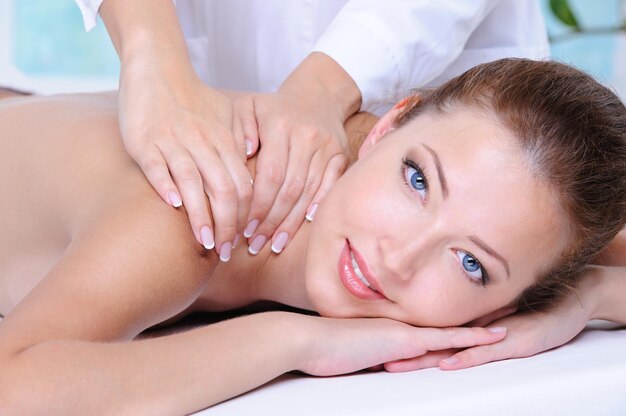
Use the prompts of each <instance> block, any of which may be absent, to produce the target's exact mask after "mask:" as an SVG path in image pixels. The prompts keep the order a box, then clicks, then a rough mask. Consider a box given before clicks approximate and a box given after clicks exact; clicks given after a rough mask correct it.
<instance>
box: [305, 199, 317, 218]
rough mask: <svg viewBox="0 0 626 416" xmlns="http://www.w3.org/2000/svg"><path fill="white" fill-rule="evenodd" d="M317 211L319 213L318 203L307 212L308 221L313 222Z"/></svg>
mask: <svg viewBox="0 0 626 416" xmlns="http://www.w3.org/2000/svg"><path fill="white" fill-rule="evenodd" d="M315 211H317V203H315V204H313V205H311V207H310V208H309V210H308V211H307V212H306V216H305V217H304V218H306V219H307V220H308V221H313V217H314V216H315Z"/></svg>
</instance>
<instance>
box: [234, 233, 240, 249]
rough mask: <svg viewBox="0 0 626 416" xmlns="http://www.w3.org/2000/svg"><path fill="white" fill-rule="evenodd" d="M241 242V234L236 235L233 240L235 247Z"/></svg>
mask: <svg viewBox="0 0 626 416" xmlns="http://www.w3.org/2000/svg"><path fill="white" fill-rule="evenodd" d="M237 244H239V234H237V235H235V239H234V240H233V249H234V248H236V247H237Z"/></svg>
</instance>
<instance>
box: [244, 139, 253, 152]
mask: <svg viewBox="0 0 626 416" xmlns="http://www.w3.org/2000/svg"><path fill="white" fill-rule="evenodd" d="M244 141H245V142H246V156H250V155H251V154H252V142H251V141H250V140H248V139H245V140H244Z"/></svg>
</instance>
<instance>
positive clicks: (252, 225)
mask: <svg viewBox="0 0 626 416" xmlns="http://www.w3.org/2000/svg"><path fill="white" fill-rule="evenodd" d="M258 226H259V220H257V219H256V218H255V219H253V220H252V221H250V222H249V223H248V225H246V229H245V230H243V236H244V237H246V238H250V237H252V234H254V232H255V231H256V227H258Z"/></svg>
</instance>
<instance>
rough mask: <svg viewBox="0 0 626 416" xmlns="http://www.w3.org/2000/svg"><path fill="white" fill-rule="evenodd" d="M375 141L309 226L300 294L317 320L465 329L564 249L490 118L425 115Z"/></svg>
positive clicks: (467, 113)
mask: <svg viewBox="0 0 626 416" xmlns="http://www.w3.org/2000/svg"><path fill="white" fill-rule="evenodd" d="M373 138H374V140H378V139H379V140H378V141H377V142H376V143H375V144H373V145H370V144H369V143H370V140H369V138H368V140H366V143H365V144H364V145H363V146H364V147H362V149H361V152H360V155H359V156H360V157H359V160H358V161H357V162H356V163H355V164H354V165H353V166H351V167H350V169H348V171H347V172H346V173H345V175H343V176H342V177H341V179H340V180H339V181H338V182H337V183H336V185H335V186H334V187H333V188H332V190H331V191H330V193H329V194H328V195H327V196H326V197H325V199H324V201H323V203H322V204H320V207H319V209H318V211H317V214H316V216H315V221H314V222H313V223H312V226H311V234H310V239H309V249H308V252H307V259H306V260H307V261H306V287H307V292H308V294H309V296H310V299H311V302H312V303H313V305H314V306H315V309H316V310H318V311H319V312H320V313H321V314H322V315H325V316H332V317H386V318H392V319H396V320H400V321H404V322H408V323H411V324H414V325H419V326H449V325H459V324H463V323H466V322H468V321H470V320H473V319H475V318H478V317H480V316H483V315H486V314H487V313H490V312H492V311H495V310H496V309H498V308H500V307H503V306H506V305H507V304H509V303H510V302H511V301H513V300H514V299H515V298H516V297H517V296H518V295H519V294H520V293H521V292H522V290H523V289H525V288H526V287H528V286H529V285H531V284H532V283H533V282H534V281H535V279H536V276H538V275H539V273H541V271H543V270H545V269H547V268H548V267H550V266H551V265H552V264H553V263H554V261H555V259H557V256H558V255H559V254H560V253H561V252H562V250H563V249H564V247H565V244H566V238H565V233H564V230H565V222H564V220H563V219H562V218H561V217H562V216H561V215H560V214H559V207H558V205H557V203H556V202H555V200H554V198H553V197H551V195H550V192H549V189H547V188H546V187H545V186H544V185H543V184H542V183H540V182H539V181H538V180H537V179H536V177H535V176H533V174H532V173H531V171H530V168H529V166H528V164H527V160H526V159H525V157H524V155H523V154H522V152H521V151H519V150H518V149H517V148H516V145H515V139H514V138H513V137H512V135H511V133H509V132H508V131H507V129H506V128H505V127H503V126H502V125H500V124H499V123H498V122H497V121H495V119H494V118H493V117H492V116H490V115H487V114H484V113H479V112H477V111H475V110H468V109H462V108H460V109H458V110H457V111H455V112H454V114H453V115H452V114H451V115H433V114H429V113H424V114H421V115H419V116H418V117H416V118H415V119H414V120H412V121H411V122H409V123H408V124H406V125H405V126H403V127H402V128H399V129H397V130H394V131H392V132H390V133H388V134H386V135H384V136H381V137H380V138H379V137H378V136H374V137H373ZM355 266H356V268H355ZM368 286H371V287H368ZM373 289H375V290H373Z"/></svg>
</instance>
